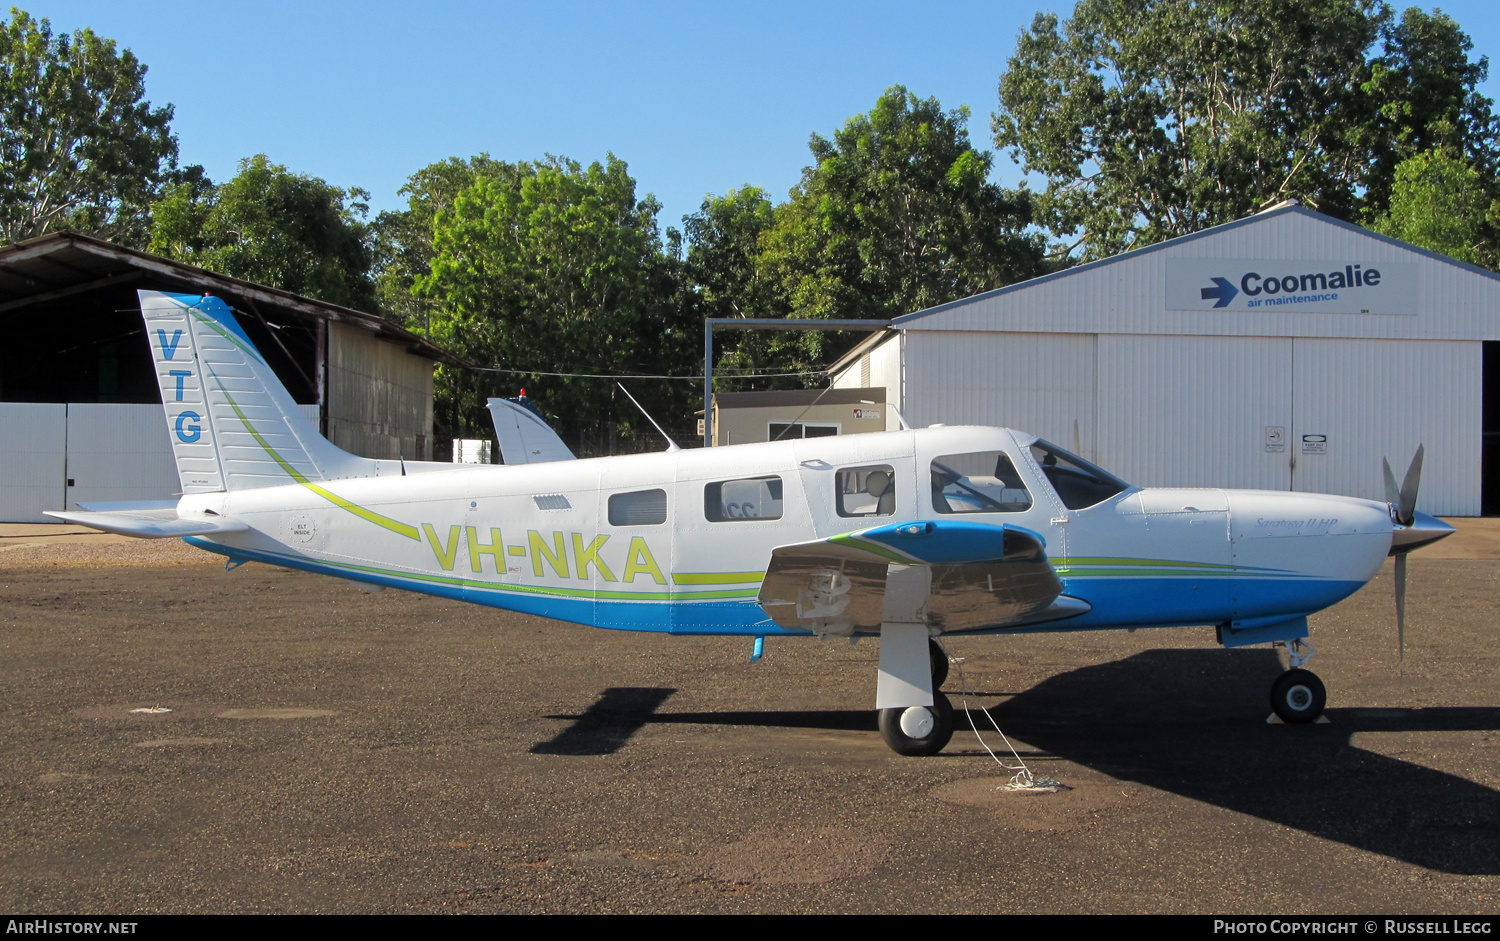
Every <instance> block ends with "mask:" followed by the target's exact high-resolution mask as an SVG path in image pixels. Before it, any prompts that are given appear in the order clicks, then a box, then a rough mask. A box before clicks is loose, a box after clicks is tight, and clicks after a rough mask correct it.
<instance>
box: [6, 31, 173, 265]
mask: <svg viewBox="0 0 1500 941" xmlns="http://www.w3.org/2000/svg"><path fill="white" fill-rule="evenodd" d="M145 75H146V67H145V66H144V65H141V64H140V63H139V62H138V61H137V60H136V58H135V56H133V55H132V54H131V53H130V50H128V49H127V50H124V51H123V52H116V51H115V43H114V40H112V39H103V38H101V37H99V36H96V35H95V34H94V33H93V31H92V30H87V29H84V30H78V31H76V32H74V33H73V34H72V35H71V36H66V35H64V36H54V35H53V34H52V28H51V25H50V23H49V22H48V21H47V20H42V21H40V22H38V21H36V20H34V19H32V18H31V17H30V16H29V15H28V14H26V13H25V12H23V11H21V10H17V9H16V8H14V7H12V8H11V11H10V21H9V22H8V23H0V109H3V111H0V242H13V241H17V240H20V239H25V238H30V237H32V236H36V235H41V234H43V233H45V232H49V231H53V230H56V229H61V228H71V229H74V230H75V231H79V232H83V233H86V234H89V235H97V236H100V237H103V238H110V239H115V240H117V241H120V242H124V243H126V244H131V245H138V244H140V243H142V242H143V241H144V240H145V237H146V231H147V226H148V222H147V211H148V206H149V205H150V203H151V201H152V200H153V198H154V197H155V196H156V194H157V192H158V190H159V189H160V188H161V186H162V185H163V184H164V183H165V182H167V181H168V180H169V179H172V178H173V175H174V170H175V168H176V161H177V140H176V138H174V137H173V136H172V134H171V131H170V130H169V129H168V124H169V123H170V121H171V119H172V108H171V106H170V105H168V106H166V107H164V108H154V109H153V108H152V107H151V103H150V102H148V101H145V100H144V99H145V85H144V80H145Z"/></svg>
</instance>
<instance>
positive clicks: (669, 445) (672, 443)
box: [615, 382, 682, 451]
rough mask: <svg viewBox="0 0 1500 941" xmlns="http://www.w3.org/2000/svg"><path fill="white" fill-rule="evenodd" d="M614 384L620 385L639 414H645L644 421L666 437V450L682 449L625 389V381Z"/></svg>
mask: <svg viewBox="0 0 1500 941" xmlns="http://www.w3.org/2000/svg"><path fill="white" fill-rule="evenodd" d="M615 385H617V386H619V387H620V391H621V392H623V393H625V397H626V398H627V399H629V400H630V402H631V404H632V405H634V406H635V407H636V408H638V409H640V410H641V414H642V415H645V416H646V421H648V422H650V423H651V424H652V425H653V426H654V427H655V428H656V430H657V431H659V432H661V436H662V437H663V438H666V439H667V450H668V451H681V450H682V448H679V447H678V446H677V442H676V441H673V440H672V436H671V435H669V434H667V433H666V432H665V431H662V430H661V426H660V425H658V424H656V419H654V418H652V417H651V413H650V412H648V411H646V409H645V408H644V407H643V406H642V405H641V403H639V402H637V401H636V400H635V396H633V395H631V394H630V390H629V389H627V388H625V383H623V382H617V383H615Z"/></svg>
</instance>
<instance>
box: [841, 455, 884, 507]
mask: <svg viewBox="0 0 1500 941" xmlns="http://www.w3.org/2000/svg"><path fill="white" fill-rule="evenodd" d="M834 481H835V486H836V487H837V488H838V494H837V496H838V499H837V503H836V508H837V510H838V514H839V515H840V516H890V515H891V514H892V513H895V512H896V472H895V470H893V469H892V468H891V466H890V465H889V464H874V465H871V466H869V467H846V468H843V469H841V470H840V471H839V472H838V473H837V474H835V475H834Z"/></svg>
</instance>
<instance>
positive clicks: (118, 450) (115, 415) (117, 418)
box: [48, 403, 182, 510]
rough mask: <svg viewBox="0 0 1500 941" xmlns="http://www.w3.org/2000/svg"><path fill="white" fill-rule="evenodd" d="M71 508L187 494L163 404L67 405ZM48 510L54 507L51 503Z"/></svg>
mask: <svg viewBox="0 0 1500 941" xmlns="http://www.w3.org/2000/svg"><path fill="white" fill-rule="evenodd" d="M68 480H70V481H71V482H72V485H71V486H70V487H68V509H70V510H76V509H77V508H78V504H80V503H90V502H97V501H109V500H168V499H175V498H176V497H177V496H179V495H180V494H181V493H182V485H181V481H180V480H179V478H178V476H177V461H176V459H175V458H174V457H173V456H172V443H171V439H170V437H169V432H168V431H167V422H166V417H165V416H164V415H163V413H162V408H161V406H160V405H99V404H92V403H88V404H72V405H69V406H68ZM48 509H55V508H54V507H48Z"/></svg>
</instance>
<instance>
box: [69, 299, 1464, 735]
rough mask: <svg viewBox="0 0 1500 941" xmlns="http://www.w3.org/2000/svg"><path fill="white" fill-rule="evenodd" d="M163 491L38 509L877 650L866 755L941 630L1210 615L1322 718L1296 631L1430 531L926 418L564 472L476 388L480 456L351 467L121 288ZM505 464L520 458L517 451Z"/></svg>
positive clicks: (301, 558) (582, 606) (515, 595)
mask: <svg viewBox="0 0 1500 941" xmlns="http://www.w3.org/2000/svg"><path fill="white" fill-rule="evenodd" d="M140 298H141V307H142V311H143V314H144V317H145V322H146V332H147V336H148V337H149V339H150V342H151V348H152V350H153V352H154V355H155V359H156V366H157V372H158V375H159V378H160V382H161V393H162V402H163V403H164V405H165V408H166V419H167V425H168V428H169V429H170V433H171V437H172V445H173V448H174V450H175V456H176V460H177V468H178V473H179V475H180V477H181V481H182V498H181V499H180V500H176V501H165V502H162V503H159V504H139V503H134V504H128V505H127V504H118V505H91V506H88V507H85V510H86V511H87V512H68V513H53V514H50V515H52V516H56V517H58V518H60V519H64V520H69V521H72V522H77V523H82V524H84V525H87V526H91V527H94V528H97V529H102V530H106V531H109V532H115V533H124V534H126V535H131V536H142V537H147V538H161V537H168V536H180V537H184V538H185V539H186V540H187V541H188V542H189V543H191V544H192V545H195V546H197V547H199V548H201V549H206V550H208V551H210V552H216V553H219V554H221V555H225V556H228V558H229V563H228V566H229V567H233V566H234V565H237V564H239V563H242V562H245V561H257V562H267V563H271V564H274V565H280V566H286V567H290V568H297V569H304V570H307V571H311V572H319V573H323V574H326V575H335V576H338V577H340V578H345V579H351V580H354V581H356V582H363V583H369V584H374V585H380V586H392V587H396V588H404V589H407V590H409V591H418V592H426V593H428V594H433V595H440V596H443V597H448V598H457V599H460V600H463V601H471V602H474V603H476V604H483V605H489V606H492V607H497V608H505V609H508V610H512V611H521V612H525V613H528V614H536V615H541V616H543V617H550V618H558V619H561V620H565V621H573V622H576V623H579V624H591V625H594V626H597V627H605V628H615V629H621V630H635V631H660V632H666V633H673V634H738V635H746V636H750V637H754V638H756V639H757V640H756V646H757V651H758V649H759V645H760V638H763V637H765V636H768V635H809V636H810V635H816V636H827V635H835V636H855V635H877V636H879V638H880V665H879V672H878V681H877V689H876V697H875V699H876V702H875V705H876V708H877V709H878V710H879V719H880V721H879V725H880V730H881V733H882V735H883V736H884V738H885V740H886V742H887V743H888V744H889V745H890V746H891V747H892V748H893V749H895V750H896V751H897V752H900V753H902V754H908V755H916V754H934V753H936V752H938V751H940V750H941V749H942V748H943V746H944V745H946V744H947V742H948V740H949V738H950V736H951V735H952V732H953V709H952V707H951V705H950V704H949V702H948V700H947V698H946V697H945V696H944V695H943V694H942V693H941V692H940V691H939V689H938V687H940V686H941V685H942V683H943V680H944V678H945V676H946V674H947V666H948V660H947V658H946V656H945V655H944V654H943V653H942V650H941V648H940V647H939V646H938V645H937V644H936V642H935V641H934V640H933V639H932V638H934V637H939V636H941V635H944V634H956V633H966V634H982V633H1021V632H1031V631H1072V630H1099V629H1105V628H1127V629H1134V628H1140V627H1162V626H1181V625H1215V626H1217V629H1218V639H1219V642H1220V643H1221V644H1222V645H1224V646H1225V647H1240V646H1244V645H1248V644H1262V643H1281V644H1284V645H1285V646H1286V647H1287V649H1288V651H1289V653H1290V656H1291V667H1292V668H1291V669H1289V670H1288V671H1287V672H1285V673H1283V674H1282V675H1281V676H1280V677H1279V678H1278V679H1277V680H1276V682H1275V683H1274V684H1273V685H1272V687H1271V704H1272V708H1273V709H1274V710H1275V712H1276V714H1277V715H1279V716H1281V717H1282V718H1283V719H1284V720H1286V721H1288V722H1310V721H1312V720H1314V719H1316V718H1317V717H1318V716H1319V715H1320V714H1321V712H1322V710H1323V706H1324V702H1325V692H1324V688H1323V684H1322V682H1321V681H1319V680H1318V678H1317V677H1316V676H1315V675H1314V674H1312V673H1311V672H1309V671H1307V670H1305V669H1302V665H1303V664H1304V663H1305V662H1306V660H1307V659H1308V658H1309V657H1310V656H1311V653H1312V650H1311V647H1309V646H1308V645H1307V644H1306V643H1305V640H1306V637H1307V616H1308V615H1309V614H1311V613H1312V612H1315V611H1318V610H1321V609H1323V608H1326V607H1328V606H1329V605H1331V604H1333V603H1335V602H1337V601H1339V600H1340V599H1342V598H1345V597H1347V596H1348V595H1350V594H1351V593H1353V592H1354V591H1355V590H1356V589H1358V588H1359V587H1360V586H1362V585H1364V584H1365V583H1366V582H1367V581H1369V580H1370V579H1371V578H1372V577H1374V575H1375V573H1376V572H1377V571H1378V570H1379V569H1380V567H1381V564H1382V563H1383V561H1384V560H1385V558H1386V556H1387V555H1395V556H1396V559H1397V613H1398V627H1399V625H1400V621H1401V609H1402V603H1403V595H1404V592H1403V586H1404V580H1405V565H1404V561H1405V553H1407V552H1409V551H1411V550H1412V549H1415V548H1417V547H1418V546H1420V545H1423V544H1425V543H1428V542H1431V541H1433V540H1436V539H1440V538H1442V537H1443V536H1446V535H1447V534H1449V533H1451V532H1452V531H1453V530H1452V527H1450V526H1448V525H1447V524H1445V523H1443V522H1441V521H1439V520H1437V519H1435V518H1433V517H1431V516H1427V515H1426V514H1423V513H1418V512H1416V511H1415V504H1416V490H1417V479H1418V476H1419V474H1420V466H1421V451H1420V449H1419V450H1418V453H1417V459H1416V460H1415V461H1414V462H1413V465H1412V469H1411V470H1410V471H1409V472H1408V474H1407V478H1406V481H1405V483H1404V485H1403V486H1402V487H1400V488H1398V487H1397V486H1396V483H1395V479H1394V477H1393V476H1392V474H1391V472H1390V466H1389V464H1387V465H1386V468H1385V477H1386V488H1387V496H1388V498H1389V501H1390V502H1389V503H1377V502H1373V501H1370V500H1360V499H1355V498H1352V497H1339V496H1325V495H1318V494H1306V493H1287V492H1264V491H1246V490H1207V489H1205V490H1179V489H1142V488H1138V487H1132V486H1130V485H1129V484H1126V483H1125V482H1124V481H1121V480H1119V479H1118V478H1116V477H1114V476H1112V475H1110V474H1108V473H1106V472H1105V471H1103V470H1100V469H1099V468H1097V467H1095V466H1093V465H1092V464H1090V463H1088V462H1087V461H1085V460H1083V459H1081V458H1079V457H1076V456H1074V455H1072V454H1069V453H1068V452H1066V451H1063V450H1062V449H1060V448H1057V447H1055V446H1053V445H1051V444H1048V443H1047V442H1045V441H1042V440H1040V439H1038V438H1036V437H1034V436H1032V435H1028V434H1023V433H1021V432H1017V431H1011V430H1009V429H1005V428H985V427H932V428H926V429H921V430H905V431H893V432H884V433H880V434H865V435H856V436H849V437H828V438H808V439H801V440H792V441H781V442H771V443H767V444H745V445H734V446H729V447H721V448H712V449H704V450H692V451H683V450H678V449H677V448H676V447H675V446H673V447H672V448H671V449H669V450H667V451H664V452H660V453H655V454H636V455H628V456H620V457H605V458H595V459H591V460H574V459H572V454H571V453H569V452H568V450H567V448H566V447H565V446H563V444H562V442H561V441H559V440H557V438H556V436H555V435H554V434H552V432H551V430H550V429H548V428H547V427H546V425H545V424H544V423H542V422H540V421H539V420H537V419H536V418H534V417H533V416H531V414H530V413H529V412H527V411H525V410H524V409H521V408H507V405H508V403H507V402H506V400H491V405H492V409H493V410H494V411H495V418H496V429H497V432H498V433H499V434H500V437H501V442H502V450H503V456H504V458H505V459H506V460H507V461H510V462H511V463H509V464H507V465H500V466H485V465H453V464H432V463H424V464H417V463H410V462H401V461H380V460H369V459H365V458H360V457H355V456H354V455H351V454H348V453H346V452H344V451H341V450H339V449H338V448H336V447H334V446H333V445H332V444H330V443H329V442H328V441H327V440H325V439H324V438H322V437H321V436H319V435H318V433H317V431H316V430H315V427H314V425H313V423H312V422H310V421H309V420H308V419H307V418H306V417H305V416H304V415H303V414H302V412H301V411H300V409H299V408H298V407H297V406H296V405H295V404H294V403H293V401H292V398H291V396H289V395H288V394H287V392H286V390H285V389H284V388H283V387H282V385H281V383H280V382H279V381H278V380H277V379H276V376H275V374H274V373H272V371H271V369H270V368H269V367H268V366H267V364H266V361H265V360H264V359H263V358H262V357H261V355H260V354H259V352H257V350H256V349H255V347H254V345H253V344H252V343H251V342H250V340H249V338H248V337H247V336H246V335H245V333H244V331H243V329H242V328H241V327H240V325H239V324H238V323H237V321H236V320H235V317H234V315H233V313H232V312H231V311H230V310H229V309H228V308H227V307H226V306H225V305H224V303H223V302H222V301H220V300H218V299H217V298H214V297H209V296H203V297H197V296H192V295H174V294H163V293H158V292H153V291H142V292H140ZM518 461H519V462H518Z"/></svg>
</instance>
